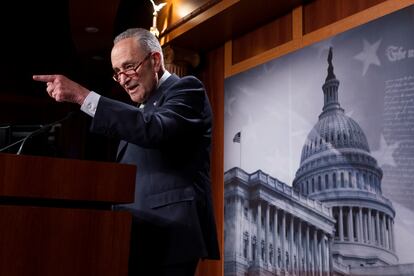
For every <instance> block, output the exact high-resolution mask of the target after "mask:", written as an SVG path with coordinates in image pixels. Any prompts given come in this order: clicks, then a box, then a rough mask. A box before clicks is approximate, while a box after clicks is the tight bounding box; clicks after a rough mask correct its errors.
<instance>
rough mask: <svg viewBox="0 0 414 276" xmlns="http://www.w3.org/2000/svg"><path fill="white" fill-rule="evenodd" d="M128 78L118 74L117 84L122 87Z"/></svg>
mask: <svg viewBox="0 0 414 276" xmlns="http://www.w3.org/2000/svg"><path fill="white" fill-rule="evenodd" d="M129 79H130V77H128V76H127V75H126V74H120V75H119V83H120V84H121V85H124V84H125V83H126V82H127V81H129Z"/></svg>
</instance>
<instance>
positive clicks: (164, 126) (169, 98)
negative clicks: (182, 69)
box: [91, 77, 211, 148]
mask: <svg viewBox="0 0 414 276" xmlns="http://www.w3.org/2000/svg"><path fill="white" fill-rule="evenodd" d="M163 94H164V98H163V100H162V102H161V103H160V104H159V106H157V107H154V108H151V109H150V110H149V111H145V112H143V111H142V110H140V109H138V108H137V107H134V106H131V105H128V104H125V103H122V102H119V101H115V100H112V99H108V98H106V97H101V99H100V100H99V104H98V107H97V110H96V113H95V117H94V119H93V121H92V125H91V130H92V131H93V132H95V133H100V134H104V135H107V136H111V137H116V138H118V139H122V140H125V141H128V142H130V143H133V144H136V145H138V146H141V147H146V148H156V147H160V146H163V145H164V146H165V145H168V146H170V145H171V144H174V143H179V142H180V143H182V142H185V141H191V139H193V138H195V137H198V136H200V135H202V134H203V133H204V132H205V129H206V127H207V128H209V125H210V124H211V113H210V112H211V111H210V106H209V103H208V99H207V96H206V93H205V90H204V87H203V85H202V83H201V82H200V81H199V80H197V79H196V78H194V77H185V78H182V79H180V80H179V81H177V82H176V83H175V84H173V85H172V86H170V87H169V88H167V90H166V91H165V92H164V93H163ZM162 97H163V96H162Z"/></svg>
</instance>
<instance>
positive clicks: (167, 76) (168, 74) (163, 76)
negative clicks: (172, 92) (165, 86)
mask: <svg viewBox="0 0 414 276" xmlns="http://www.w3.org/2000/svg"><path fill="white" fill-rule="evenodd" d="M170 76H171V73H170V72H168V71H167V70H164V74H162V76H161V78H160V80H159V81H158V84H157V89H158V88H159V87H160V86H161V84H162V83H163V82H164V81H166V80H167V79H168V78H169V77H170ZM145 103H146V101H145ZM145 103H141V104H138V108H139V109H144V106H145Z"/></svg>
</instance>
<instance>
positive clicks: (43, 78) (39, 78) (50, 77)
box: [33, 75, 56, 82]
mask: <svg viewBox="0 0 414 276" xmlns="http://www.w3.org/2000/svg"><path fill="white" fill-rule="evenodd" d="M55 78H56V76H55V75H33V80H35V81H42V82H53V81H54V80H55Z"/></svg>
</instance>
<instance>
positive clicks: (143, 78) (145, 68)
mask: <svg viewBox="0 0 414 276" xmlns="http://www.w3.org/2000/svg"><path fill="white" fill-rule="evenodd" d="M158 55H159V54H158V53H146V52H144V51H143V50H142V49H141V47H140V46H139V43H138V41H137V40H136V39H135V38H126V39H122V40H120V41H118V42H117V43H116V44H115V45H114V47H113V48H112V52H111V61H112V68H113V70H114V72H115V73H118V81H119V84H120V85H121V86H122V87H123V88H124V89H125V91H126V92H127V93H128V95H129V97H130V98H131V100H132V101H133V102H136V103H142V102H145V100H147V99H148V97H149V96H150V94H151V92H152V91H153V90H154V88H155V87H156V85H157V82H158V76H157V72H158V71H159V62H158V61H157V58H156V56H158ZM137 66H138V67H137ZM123 72H125V73H123Z"/></svg>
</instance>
